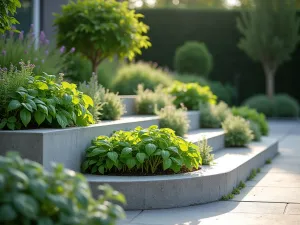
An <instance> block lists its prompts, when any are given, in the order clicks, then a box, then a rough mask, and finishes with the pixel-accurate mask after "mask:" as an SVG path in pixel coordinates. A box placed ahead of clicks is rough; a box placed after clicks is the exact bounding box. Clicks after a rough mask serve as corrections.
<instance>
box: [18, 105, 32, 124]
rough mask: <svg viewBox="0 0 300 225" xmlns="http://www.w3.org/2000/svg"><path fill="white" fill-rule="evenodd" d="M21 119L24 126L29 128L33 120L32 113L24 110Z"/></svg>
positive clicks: (21, 112)
mask: <svg viewBox="0 0 300 225" xmlns="http://www.w3.org/2000/svg"><path fill="white" fill-rule="evenodd" d="M20 118H21V121H22V123H23V124H24V126H25V127H27V125H28V124H29V122H30V120H31V113H30V112H29V111H28V110H27V109H22V110H21V111H20Z"/></svg>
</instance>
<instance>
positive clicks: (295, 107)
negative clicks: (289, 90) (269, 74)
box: [274, 94, 300, 117]
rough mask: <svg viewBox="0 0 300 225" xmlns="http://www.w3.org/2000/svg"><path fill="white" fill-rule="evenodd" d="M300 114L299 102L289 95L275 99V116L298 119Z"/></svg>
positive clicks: (280, 95) (278, 96) (277, 96)
mask: <svg viewBox="0 0 300 225" xmlns="http://www.w3.org/2000/svg"><path fill="white" fill-rule="evenodd" d="M299 112H300V108H299V103H298V102H297V100H296V99H295V98H293V97H291V96H289V95H288V94H278V95H276V96H275V97H274V116H276V117H298V116H299Z"/></svg>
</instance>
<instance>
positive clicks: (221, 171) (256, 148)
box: [86, 138, 278, 210]
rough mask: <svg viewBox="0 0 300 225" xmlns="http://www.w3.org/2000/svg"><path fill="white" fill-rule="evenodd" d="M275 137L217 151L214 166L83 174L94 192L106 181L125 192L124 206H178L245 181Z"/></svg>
mask: <svg viewBox="0 0 300 225" xmlns="http://www.w3.org/2000/svg"><path fill="white" fill-rule="evenodd" d="M277 151H278V143H277V140H274V139H270V138H264V139H263V141H262V142H258V143H251V144H250V145H249V147H248V148H231V149H224V150H221V151H218V152H217V153H216V158H217V159H216V160H215V163H216V164H215V165H214V166H203V168H202V169H201V170H199V171H196V172H192V173H185V174H177V175H163V176H140V177H138V176H96V175H86V177H87V179H88V181H89V183H90V186H91V188H92V190H93V193H94V195H95V196H97V195H98V194H99V192H98V189H97V186H98V185H100V184H103V183H108V184H110V185H111V186H113V187H114V188H116V189H117V190H119V191H121V192H122V193H123V194H125V196H126V199H127V205H126V206H125V208H126V209H129V210H134V209H159V208H173V207H182V206H189V205H195V204H202V203H208V202H212V201H216V200H219V199H220V198H221V197H222V196H223V195H226V194H228V193H230V192H231V191H232V190H233V188H234V187H236V186H237V185H238V183H239V182H240V181H245V180H246V179H247V177H248V175H249V174H250V172H251V170H252V169H254V168H259V167H261V166H262V165H263V164H264V163H265V160H266V159H268V158H273V157H274V156H275V155H276V154H277Z"/></svg>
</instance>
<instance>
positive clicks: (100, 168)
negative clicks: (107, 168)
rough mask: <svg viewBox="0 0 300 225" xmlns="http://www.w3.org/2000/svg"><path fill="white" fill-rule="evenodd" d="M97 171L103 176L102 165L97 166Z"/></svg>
mask: <svg viewBox="0 0 300 225" xmlns="http://www.w3.org/2000/svg"><path fill="white" fill-rule="evenodd" d="M98 171H99V173H101V174H104V166H103V165H101V166H99V167H98Z"/></svg>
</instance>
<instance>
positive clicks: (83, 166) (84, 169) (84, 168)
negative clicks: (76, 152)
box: [82, 160, 90, 172]
mask: <svg viewBox="0 0 300 225" xmlns="http://www.w3.org/2000/svg"><path fill="white" fill-rule="evenodd" d="M89 162H90V160H85V161H84V162H83V163H82V170H83V172H85V171H86V170H87V169H88V168H89Z"/></svg>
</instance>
